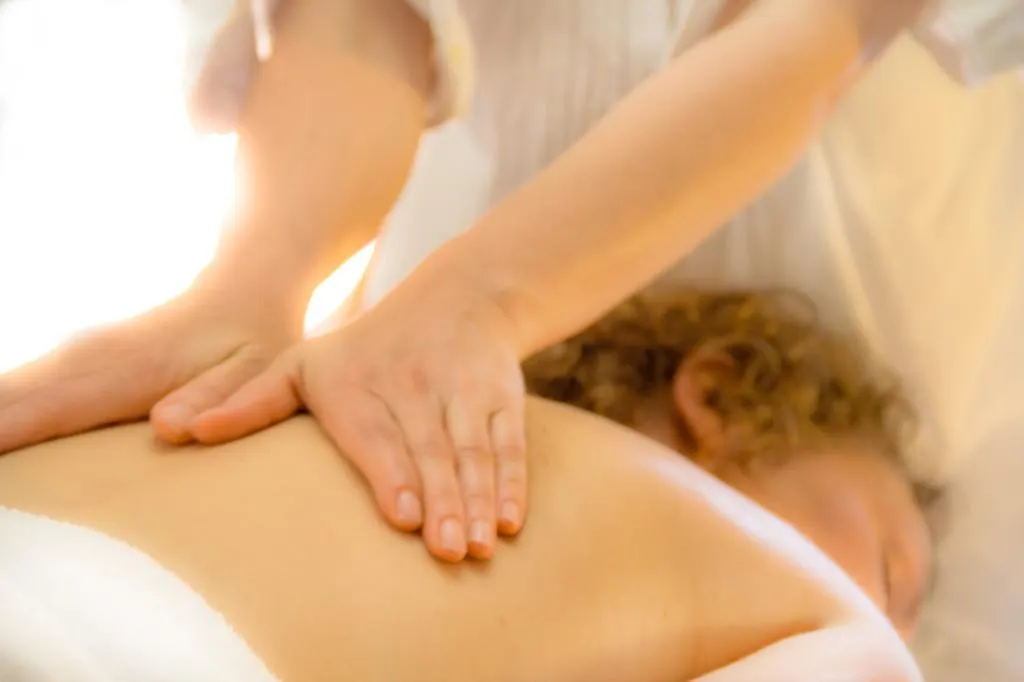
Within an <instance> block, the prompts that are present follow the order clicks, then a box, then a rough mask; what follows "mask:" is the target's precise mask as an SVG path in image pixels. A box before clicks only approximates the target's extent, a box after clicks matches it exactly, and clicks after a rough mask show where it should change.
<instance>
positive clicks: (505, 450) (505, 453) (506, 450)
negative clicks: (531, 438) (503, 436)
mask: <svg viewBox="0 0 1024 682" xmlns="http://www.w3.org/2000/svg"><path fill="white" fill-rule="evenodd" d="M494 454H495V456H496V457H497V458H498V459H500V460H503V461H506V462H514V461H519V460H524V459H526V447H525V445H524V444H523V443H521V442H518V441H505V442H500V443H495V444H494Z"/></svg>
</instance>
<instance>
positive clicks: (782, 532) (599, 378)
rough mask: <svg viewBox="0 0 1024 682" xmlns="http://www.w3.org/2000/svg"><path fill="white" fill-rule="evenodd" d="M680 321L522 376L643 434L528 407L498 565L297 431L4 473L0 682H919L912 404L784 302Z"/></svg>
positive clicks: (55, 461) (103, 446)
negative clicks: (14, 677)
mask: <svg viewBox="0 0 1024 682" xmlns="http://www.w3.org/2000/svg"><path fill="white" fill-rule="evenodd" d="M666 296H667V297H666V298H663V299H661V301H660V302H659V301H657V300H655V299H636V300H633V301H630V302H628V303H626V304H624V305H623V306H621V307H620V308H618V309H617V310H615V311H614V312H613V313H611V314H610V315H609V316H608V317H606V318H605V320H603V321H602V322H601V323H600V324H598V325H597V326H596V327H594V328H592V329H589V330H587V331H585V332H583V333H582V334H581V335H579V336H577V337H575V338H574V339H572V340H570V341H569V342H567V343H565V344H561V345H559V346H556V347H554V348H552V349H549V350H548V351H545V352H544V353H541V354H540V355H538V356H536V357H534V358H532V359H530V360H529V361H527V362H526V363H525V365H524V368H525V374H526V377H527V379H528V382H529V384H530V386H531V388H532V390H533V391H534V392H535V393H537V394H540V395H542V396H547V397H549V398H554V399H556V400H558V401H562V402H564V403H571V404H573V405H577V406H579V407H582V408H584V409H585V410H589V411H590V412H595V413H597V414H598V415H606V416H608V417H611V418H613V419H614V420H616V421H619V422H620V423H621V424H626V425H628V426H629V427H630V428H624V427H623V426H622V425H620V424H615V423H612V422H611V421H609V419H606V418H603V417H600V416H595V415H594V414H587V413H585V412H584V411H582V410H580V409H576V408H574V407H571V406H567V405H564V404H557V403H554V402H551V401H549V400H543V399H538V398H535V397H531V398H530V399H529V401H528V407H527V419H526V427H527V437H528V441H527V443H528V454H527V456H528V461H529V466H530V488H529V497H530V505H529V509H530V518H529V522H528V523H527V525H526V527H525V529H524V531H523V533H522V534H521V535H520V536H518V537H517V538H516V539H515V540H513V541H509V542H508V546H506V547H504V548H502V551H501V552H500V553H498V554H497V555H496V556H495V557H494V558H493V559H492V560H490V561H489V562H485V563H476V562H470V563H467V564H462V565H450V564H446V563H443V562H438V561H436V560H434V559H432V558H431V557H430V556H429V555H428V554H427V552H425V551H424V548H423V544H422V541H421V539H420V538H419V537H416V536H415V535H411V534H402V533H396V532H393V531H392V530H391V529H390V528H389V526H388V524H387V523H386V521H385V520H384V518H383V517H382V516H380V514H379V512H378V509H377V507H376V506H375V505H374V504H373V501H372V499H371V497H372V494H371V492H370V491H369V489H368V486H367V485H366V482H365V481H364V480H363V479H362V478H361V477H360V474H359V473H358V471H357V470H356V469H355V468H354V467H352V466H350V465H349V464H348V463H347V461H346V460H345V459H344V458H343V457H339V453H338V452H337V451H336V449H335V448H334V447H333V446H332V445H331V442H330V441H329V440H328V439H327V438H326V437H325V436H324V434H323V432H322V431H321V430H320V429H319V427H318V425H317V424H316V422H314V421H313V420H312V419H310V418H308V417H300V418H296V419H293V420H290V421H288V422H285V423H282V424H280V425H277V426H274V427H271V428H269V429H266V430H265V431H263V432H261V433H258V434H256V435H254V436H252V437H250V438H246V439H244V440H240V441H236V442H232V443H228V444H224V445H219V446H214V447H209V448H203V447H198V446H196V447H191V448H184V449H181V450H178V449H175V450H167V449H166V448H162V447H160V446H159V445H158V444H157V443H155V442H154V441H153V439H152V435H151V433H150V431H149V430H148V427H147V426H146V425H141V424H137V425H126V426H117V427H114V428H110V429H105V430H101V431H95V432H92V433H87V434H83V435H79V436H74V437H70V438H66V439H63V440H57V441H52V442H49V443H45V444H41V445H38V446H34V447H32V448H28V449H24V450H20V451H17V452H14V453H11V454H8V455H5V456H3V457H0V603H2V604H3V608H0V678H3V677H4V670H8V669H12V670H19V671H21V670H28V671H35V670H44V669H48V667H49V668H52V667H53V666H54V665H58V664H60V662H61V661H66V660H71V658H72V656H71V654H73V653H75V652H81V651H86V652H89V655H90V660H89V667H90V670H92V671H94V672H95V671H99V673H100V675H99V678H100V679H111V680H117V681H118V682H120V679H122V678H123V679H131V680H132V682H148V680H151V679H152V680H157V679H166V669H165V667H163V666H166V665H167V661H174V665H177V666H179V668H180V667H181V666H183V665H184V663H182V662H183V661H186V660H187V661H192V662H193V663H194V664H195V665H197V666H203V665H205V666H206V668H205V669H206V670H208V671H209V672H207V673H206V674H205V676H204V675H200V674H198V673H197V674H191V673H190V674H188V675H185V674H183V675H181V676H180V677H181V679H190V680H206V679H210V680H222V679H245V680H247V681H251V682H265V681H267V682H269V681H271V680H275V681H277V682H293V681H294V682H320V681H321V680H322V681H324V682H328V681H330V682H335V681H337V680H381V681H383V682H392V681H394V682H402V681H405V680H417V682H435V681H436V682H460V681H463V680H464V681H465V682H470V681H472V682H509V681H518V680H546V681H550V682H575V681H576V680H583V679H585V680H588V681H589V682H620V681H621V680H623V679H630V680H637V681H638V682H679V681H680V680H694V679H695V680H699V681H700V682H774V681H776V680H786V681H787V682H820V680H823V679H844V680H845V679H849V680H852V681H856V682H864V681H866V680H871V681H872V682H874V681H876V680H877V681H878V682H912V681H914V682H916V681H917V680H919V679H920V678H919V676H918V673H917V671H916V668H915V666H914V663H913V660H912V658H911V657H910V654H909V652H908V651H907V649H906V647H905V646H904V644H903V643H902V642H901V641H900V637H899V636H898V633H897V629H898V631H899V633H902V634H903V636H904V637H906V636H909V634H910V632H911V630H912V628H913V625H914V620H915V615H916V604H917V602H919V600H920V595H921V594H923V593H924V590H925V587H926V586H927V583H928V580H929V575H928V574H929V572H930V563H931V557H930V549H929V546H928V534H927V530H926V528H925V525H924V521H923V517H922V514H921V510H920V508H919V507H918V505H917V503H916V501H915V498H914V496H913V494H912V486H911V482H910V478H909V476H908V475H907V474H906V473H905V471H904V468H903V467H902V466H901V464H900V459H899V452H900V443H901V442H902V430H903V426H904V425H905V424H906V423H907V422H906V419H907V417H906V416H904V415H905V413H906V410H905V408H904V407H903V402H902V400H901V399H900V397H899V393H898V392H897V391H894V390H891V389H889V388H888V386H889V384H888V383H887V381H886V379H885V377H884V376H883V377H878V376H876V375H874V374H873V370H872V368H871V366H870V363H868V362H866V361H865V360H863V359H862V358H861V357H860V356H859V355H858V352H857V350H856V346H855V345H853V344H846V343H845V342H843V341H842V340H840V339H838V338H834V337H831V336H829V335H828V334H827V332H825V331H824V330H822V329H820V328H819V326H818V325H817V324H816V323H815V322H814V321H813V319H812V318H811V317H809V315H808V313H806V312H804V311H802V310H801V309H800V308H799V306H794V305H791V304H790V302H789V299H787V298H785V297H778V296H774V295H763V294H731V293H724V294H700V293H694V292H673V293H671V294H666ZM659 441H660V442H659ZM666 446H668V447H666ZM680 452H682V453H685V454H687V455H688V456H689V458H687V457H680V456H679V453H680ZM690 458H692V460H693V461H692V462H691V461H690ZM693 462H696V463H697V464H699V466H695V465H694V463H693ZM711 474H713V475H711ZM716 477H717V479H716ZM730 486H731V487H730ZM737 490H738V491H740V492H742V493H743V494H739V493H737ZM751 500H753V501H755V502H757V503H758V504H755V503H754V502H752V501H751ZM759 505H762V506H759ZM765 509H767V510H770V511H771V512H774V515H773V514H771V513H768V512H767V511H765ZM798 531H799V532H798ZM815 544H817V547H815V546H814V545H815ZM822 550H824V551H822ZM826 554H827V555H831V557H832V558H831V560H830V559H829V558H828V556H826ZM26 567H29V568H30V569H31V570H26ZM32 567H35V568H32ZM844 570H845V573H844ZM851 577H852V580H851ZM12 584H13V585H15V586H17V590H16V591H17V594H16V595H15V596H16V597H17V598H16V599H13V598H12V599H7V598H6V596H10V595H7V593H5V591H4V590H5V588H6V587H8V586H10V585H12ZM858 584H859V587H858ZM104 585H105V586H106V587H104ZM5 595H6V596H5ZM187 595H192V597H191V599H192V601H189V597H188V596H187ZM872 601H874V604H872ZM36 604H37V605H38V606H39V608H35V607H34V606H33V605H36ZM131 605H140V606H139V608H136V609H135V612H134V615H132V612H131V610H130V608H129V606H131ZM112 606H116V608H110V607H112ZM879 607H880V608H881V610H880V609H879ZM26 611H27V612H28V613H27V614H26V613H25V612H26ZM883 612H884V614H885V615H888V618H886V617H885V615H883ZM61 613H64V614H70V615H71V617H70V619H68V620H67V621H66V622H65V621H64V620H61V619H59V618H57V616H58V615H59V614H61ZM40 615H43V616H44V617H42V618H40ZM154 619H155V620H157V621H159V622H158V623H156V622H154ZM47 623H50V624H55V625H56V626H57V628H58V630H59V631H60V637H57V638H56V639H51V638H50V637H48V636H42V635H39V636H36V635H33V634H32V633H33V632H34V630H33V628H32V627H30V626H32V625H33V624H35V625H38V626H39V627H44V626H45V625H46V624H47ZM211 623H212V624H213V625H211ZM217 623H219V624H220V625H219V626H218V625H217ZM157 625H159V628H157ZM893 625H895V626H896V627H895V629H894V628H893V627H892V626H893ZM218 627H219V630H218ZM156 630H159V632H161V633H163V634H162V635H161V636H160V637H159V638H156V639H154V640H152V641H150V640H146V638H145V637H144V636H140V633H149V632H155V631H156ZM12 637H13V638H14V640H12V639H11V638H12ZM15 640H16V641H15ZM154 641H155V642H157V646H156V648H157V649H158V650H159V652H158V654H159V655H156V657H155V658H154V659H153V660H151V659H150V658H147V657H146V656H145V655H143V654H142V653H139V652H141V651H142V650H143V648H144V647H145V646H147V642H148V644H149V645H152V644H153V642H154ZM230 642H234V644H233V645H232V644H230ZM64 645H67V646H66V647H65V646H64ZM147 650H149V651H152V647H150V649H147ZM119 652H120V653H119ZM122 654H123V655H122ZM10 656H15V660H14V661H13V667H12V661H11V660H7V659H5V658H4V657H10ZM119 656H120V658H118V657H119ZM5 666H6V667H5ZM125 670H129V671H131V672H132V674H131V675H127V676H126V675H125V674H124V671H125ZM259 670H262V671H263V672H252V671H259ZM78 673H79V671H78V670H77V669H76V670H73V671H71V672H66V671H63V670H58V671H57V672H54V673H53V674H50V675H49V676H48V677H47V676H45V675H39V676H37V677H38V679H60V680H62V682H80V681H81V680H87V679H88V680H91V679H97V677H92V678H88V677H85V676H83V675H80V674H78ZM104 674H105V676H104ZM119 675H120V677H119ZM26 676H27V677H28V678H29V679H34V678H33V676H32V675H31V674H26V675H23V676H22V677H26Z"/></svg>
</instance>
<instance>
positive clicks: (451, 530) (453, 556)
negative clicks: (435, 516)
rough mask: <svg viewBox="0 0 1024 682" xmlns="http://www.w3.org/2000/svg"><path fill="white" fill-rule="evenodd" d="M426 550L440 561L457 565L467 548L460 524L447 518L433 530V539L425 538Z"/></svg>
mask: <svg viewBox="0 0 1024 682" xmlns="http://www.w3.org/2000/svg"><path fill="white" fill-rule="evenodd" d="M426 541H427V548H428V549H429V550H430V553H431V554H433V555H434V556H435V557H437V558H438V559H440V560H441V561H446V562H448V563H452V564H457V563H459V562H460V561H462V560H463V559H465V558H466V554H467V553H468V552H469V546H468V545H467V543H466V529H465V528H464V527H463V525H462V522H461V521H459V520H458V519H456V518H453V517H449V518H447V519H445V520H443V521H442V522H441V523H440V524H439V525H438V527H437V529H436V530H435V533H434V534H433V537H427V538H426Z"/></svg>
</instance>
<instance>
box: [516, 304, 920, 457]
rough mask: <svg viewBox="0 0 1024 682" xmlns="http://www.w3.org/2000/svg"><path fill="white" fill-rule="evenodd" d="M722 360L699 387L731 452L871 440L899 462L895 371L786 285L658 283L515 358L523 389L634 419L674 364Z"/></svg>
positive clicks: (907, 430)
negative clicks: (578, 329) (658, 288)
mask: <svg viewBox="0 0 1024 682" xmlns="http://www.w3.org/2000/svg"><path fill="white" fill-rule="evenodd" d="M695 354H696V355H697V356H700V357H703V356H704V354H709V357H716V358H721V359H724V360H725V362H724V363H723V364H724V367H725V369H724V370H723V371H716V372H715V373H714V377H713V379H711V378H709V379H711V380H710V381H709V383H707V384H702V388H704V389H706V391H707V403H708V406H709V407H710V408H711V409H713V410H714V411H716V412H717V413H718V414H719V415H720V416H721V417H722V423H723V425H724V427H725V430H726V433H725V435H726V437H727V442H728V443H729V445H730V460H732V461H734V462H736V463H739V464H741V465H744V464H747V463H749V462H750V461H752V460H753V459H754V458H764V457H776V458H778V457H784V456H785V455H786V453H788V452H793V451H794V450H795V449H803V448H805V447H808V446H810V445H812V444H813V443H815V442H818V441H820V440H821V439H834V438H836V437H852V438H856V439H863V440H866V441H868V442H870V443H871V444H872V445H873V446H875V447H877V448H878V449H880V450H881V451H882V452H883V453H885V454H886V455H888V456H891V457H892V458H893V460H894V461H896V462H897V463H900V464H902V453H903V452H904V446H905V444H906V443H907V441H908V439H909V438H910V437H911V436H912V433H913V429H914V425H915V421H916V420H915V415H914V412H913V410H912V409H911V408H910V406H909V403H908V401H907V400H906V399H905V397H904V396H903V394H902V392H901V390H900V386H899V383H898V382H897V381H896V379H895V377H894V376H893V375H892V374H891V373H889V372H887V371H885V370H884V369H883V368H881V367H880V366H879V365H877V364H875V363H874V362H872V361H871V358H870V357H869V355H868V353H867V352H866V351H865V348H864V345H863V344H862V343H858V341H857V340H856V339H854V338H851V337H847V336H841V335H838V334H835V333H832V332H830V331H828V330H827V329H825V328H824V327H823V325H822V324H821V323H820V321H819V319H818V315H817V311H816V309H815V307H814V305H813V304H812V303H811V301H810V300H809V299H807V298H806V297H804V296H801V295H799V294H795V293H792V292H786V291H772V292H755V291H732V292H705V291H697V290H681V291H671V292H670V291H662V292H661V293H659V294H655V295H651V294H648V295H641V296H638V297H635V298H633V299H630V300H629V301H627V302H625V303H623V304H622V305H620V306H619V307H618V308H616V309H615V310H614V311H612V312H611V313H609V314H608V315H606V316H605V317H604V318H603V319H601V320H600V321H599V322H597V323H596V324H594V325H593V326H592V327H590V328H589V329H586V330H585V331H583V332H582V333H580V334H578V335H577V336H575V337H573V338H571V339H569V340H567V341H565V342H563V343H560V344H557V345H555V346H553V347H551V348H548V349H546V350H544V351H542V352H540V353H538V354H537V355H535V356H533V357H532V358H530V359H528V360H527V361H526V362H525V363H524V365H523V371H524V374H525V377H526V382H527V387H528V389H529V390H530V392H531V393H533V394H535V395H538V396H541V397H544V398H549V399H552V400H556V401H559V402H563V403H568V404H571V405H575V406H577V407H580V408H582V409H585V410H588V411H590V412H594V413H597V414H599V415H602V416H604V417H607V418H610V419H612V420H615V421H617V422H619V423H622V424H625V425H627V426H631V425H632V424H633V421H634V417H635V414H636V410H637V408H638V406H640V405H641V404H642V403H643V402H645V401H646V400H648V399H649V398H650V397H651V396H652V395H654V394H656V393H657V392H658V391H660V390H664V389H666V388H668V387H670V386H671V385H672V381H673V377H674V375H675V372H676V369H677V368H678V367H679V365H680V363H681V362H683V361H684V360H686V359H687V358H690V357H693V356H695Z"/></svg>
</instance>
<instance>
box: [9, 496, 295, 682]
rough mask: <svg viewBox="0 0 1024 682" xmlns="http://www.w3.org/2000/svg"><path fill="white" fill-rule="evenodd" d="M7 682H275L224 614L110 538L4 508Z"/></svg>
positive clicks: (139, 555)
mask: <svg viewBox="0 0 1024 682" xmlns="http://www.w3.org/2000/svg"><path fill="white" fill-rule="evenodd" d="M0 680H3V682H184V681H187V682H276V678H275V677H274V676H273V675H271V673H270V672H269V671H268V670H267V669H266V667H264V665H263V664H262V663H261V662H260V661H259V659H258V658H256V656H255V655H254V654H253V653H252V652H251V651H250V650H249V648H248V647H247V646H246V644H245V643H244V642H243V641H242V640H241V639H240V638H239V637H238V635H236V634H235V633H234V631H233V630H232V629H231V628H230V627H229V626H228V625H227V624H226V623H225V622H224V620H223V618H222V617H221V616H220V615H219V614H217V613H216V612H215V611H213V610H212V609H210V607H209V606H207V605H206V603H205V602H204V601H203V600H202V599H201V598H200V597H199V595H197V594H196V593H195V592H193V591H192V590H191V589H190V588H189V587H188V586H187V585H185V584H184V583H182V582H181V581H180V580H178V579H177V578H176V577H175V576H174V575H172V574H171V573H169V572H168V571H166V570H164V569H163V568H161V567H160V566H159V565H158V564H156V563H155V562H154V561H152V560H151V559H150V558H149V557H147V556H145V555H143V554H142V553H140V552H138V551H136V550H134V549H132V548H131V547H128V546H127V545H124V544H122V543H120V542H117V541H115V540H113V539H111V538H109V537H107V536H105V535H102V534H100V533H97V532H94V531H92V530H88V529H85V528H81V527H78V526H72V525H69V524H64V523H58V522H56V521H52V520H49V519H45V518H42V517H39V516H34V515H30V514H25V513H22V512H18V511H14V510H11V509H6V508H4V507H0Z"/></svg>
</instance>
